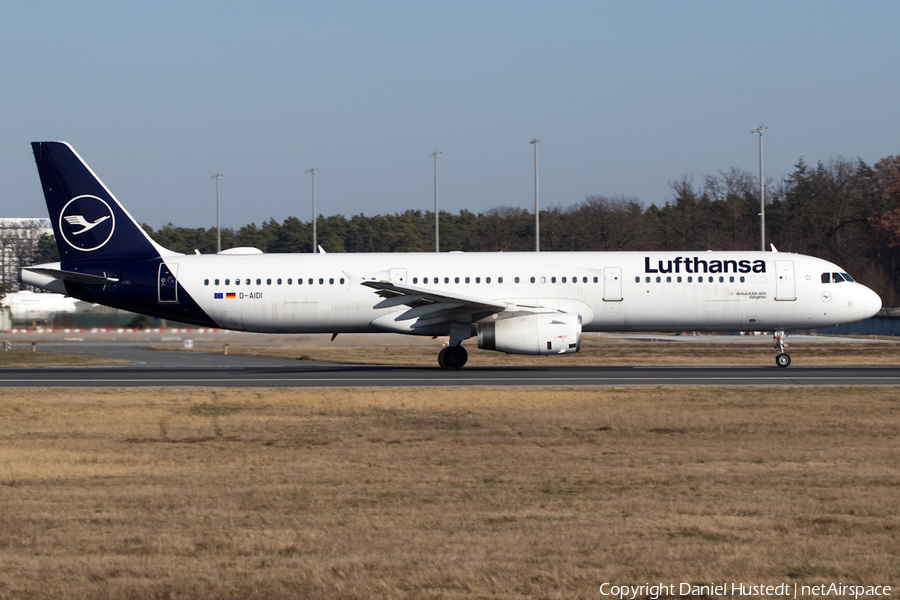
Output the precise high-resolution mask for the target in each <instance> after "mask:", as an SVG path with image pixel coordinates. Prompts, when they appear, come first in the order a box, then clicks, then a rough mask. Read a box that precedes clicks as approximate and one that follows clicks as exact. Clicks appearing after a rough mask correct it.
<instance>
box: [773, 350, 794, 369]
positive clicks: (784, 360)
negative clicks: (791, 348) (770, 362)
mask: <svg viewBox="0 0 900 600" xmlns="http://www.w3.org/2000/svg"><path fill="white" fill-rule="evenodd" d="M775 364H776V365H778V366H779V367H781V368H782V369H786V368H787V367H789V366H791V355H790V354H786V353H784V352H782V353H781V354H779V355H778V356H776V357H775Z"/></svg>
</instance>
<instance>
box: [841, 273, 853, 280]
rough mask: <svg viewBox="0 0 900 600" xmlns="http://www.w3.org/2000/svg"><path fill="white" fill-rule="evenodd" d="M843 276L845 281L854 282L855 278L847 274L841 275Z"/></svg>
mask: <svg viewBox="0 0 900 600" xmlns="http://www.w3.org/2000/svg"><path fill="white" fill-rule="evenodd" d="M841 276H842V277H843V278H844V281H853V278H852V277H850V276H849V275H847V274H846V273H841Z"/></svg>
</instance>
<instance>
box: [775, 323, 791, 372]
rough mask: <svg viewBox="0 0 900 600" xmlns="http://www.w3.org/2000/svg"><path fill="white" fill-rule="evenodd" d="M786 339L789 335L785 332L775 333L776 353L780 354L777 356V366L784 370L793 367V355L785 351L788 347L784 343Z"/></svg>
mask: <svg viewBox="0 0 900 600" xmlns="http://www.w3.org/2000/svg"><path fill="white" fill-rule="evenodd" d="M786 337H787V333H786V332H784V331H776V332H775V333H774V339H775V352H777V353H778V354H776V355H775V364H776V365H778V366H779V367H781V368H782V369H786V368H787V367H789V366H791V355H790V354H788V353H787V352H785V351H784V349H785V348H787V346H788V345H787V344H786V343H785V341H784V339H785V338H786Z"/></svg>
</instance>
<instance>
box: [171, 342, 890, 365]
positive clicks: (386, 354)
mask: <svg viewBox="0 0 900 600" xmlns="http://www.w3.org/2000/svg"><path fill="white" fill-rule="evenodd" d="M653 339H654V338H652V337H651V336H648V341H635V340H628V339H619V338H596V337H593V338H585V339H584V340H583V342H582V348H581V352H578V353H577V354H567V355H563V356H522V355H512V354H502V353H500V352H493V351H490V350H479V349H478V348H477V345H475V344H473V343H472V342H471V341H470V342H469V343H468V344H466V345H465V347H466V349H467V350H468V353H469V361H468V363H467V365H469V366H497V365H580V366H585V365H588V366H589V365H770V364H772V363H773V362H774V360H775V351H774V349H773V348H772V344H771V343H767V342H766V343H758V342H757V340H745V341H743V342H719V341H717V342H681V341H677V342H676V341H671V340H667V339H666V338H665V337H660V338H656V339H657V340H658V341H652V340H653ZM766 340H768V338H766ZM788 341H789V342H790V341H791V340H790V338H789V339H788ZM163 348H164V349H166V350H172V349H176V348H175V347H171V346H166V347H162V346H160V349H163ZM440 350H441V344H440V343H439V342H435V343H433V344H430V345H425V344H409V345H401V344H398V345H390V346H365V345H359V346H348V345H329V344H328V343H327V342H326V343H319V344H309V345H307V344H304V345H256V344H253V343H241V342H239V343H233V344H230V345H229V348H228V352H229V353H230V354H240V355H245V356H264V357H277V358H289V359H298V360H299V359H306V360H318V361H324V362H336V363H344V364H362V365H429V366H430V365H434V364H437V355H438V352H440ZM193 351H194V352H212V353H221V352H222V345H221V344H197V345H196V346H195V348H194V350H193ZM788 351H789V352H790V354H791V357H792V358H793V360H794V364H797V365H801V364H802V365H900V344H898V343H892V342H882V343H872V342H864V341H860V342H836V343H807V344H804V343H802V342H798V343H791V344H790V347H789V348H788Z"/></svg>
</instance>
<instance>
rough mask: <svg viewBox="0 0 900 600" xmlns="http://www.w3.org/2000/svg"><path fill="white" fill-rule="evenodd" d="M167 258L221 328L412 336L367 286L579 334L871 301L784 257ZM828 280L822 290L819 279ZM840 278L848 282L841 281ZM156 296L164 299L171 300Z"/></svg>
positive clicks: (677, 326) (686, 326)
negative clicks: (566, 321) (465, 303)
mask: <svg viewBox="0 0 900 600" xmlns="http://www.w3.org/2000/svg"><path fill="white" fill-rule="evenodd" d="M164 260H165V262H166V264H167V265H168V267H169V268H170V270H171V271H172V273H173V274H174V275H175V277H176V278H177V281H178V283H180V284H181V286H182V287H183V288H184V289H185V290H186V291H187V292H188V293H189V294H190V295H191V296H192V297H193V299H194V300H195V301H196V302H197V304H199V306H200V307H201V308H203V309H204V311H205V312H206V314H207V315H209V316H210V317H211V318H212V319H213V320H215V321H216V322H217V323H218V324H219V325H220V326H221V327H223V328H230V329H238V330H246V331H259V332H282V333H346V332H384V331H394V332H400V333H414V332H413V331H412V330H411V329H410V325H411V322H410V321H396V320H395V317H396V316H397V315H399V314H401V313H403V312H404V311H405V310H407V308H406V307H403V306H397V307H391V308H384V309H376V308H374V306H375V305H376V304H377V303H378V301H379V300H381V298H380V297H379V296H377V295H376V293H375V291H374V290H372V289H370V288H369V287H366V286H363V285H361V283H362V281H370V280H378V281H389V282H392V283H394V284H399V285H407V286H415V287H418V288H424V289H429V290H435V291H438V292H443V293H447V294H456V295H464V296H467V297H472V298H480V299H489V300H494V301H501V302H508V303H509V304H510V305H516V306H541V307H545V308H556V309H559V310H561V311H563V312H567V313H577V314H579V315H580V316H581V318H582V324H583V329H584V330H585V331H682V330H686V331H753V330H757V331H761V330H766V331H774V330H797V329H811V328H816V327H828V326H834V325H839V324H843V323H849V322H854V321H859V320H862V319H865V318H868V317H870V316H872V315H874V314H875V313H876V312H877V311H878V310H879V309H880V308H881V300H880V298H879V297H878V295H877V294H875V293H874V292H873V291H872V290H870V289H868V288H867V287H865V286H863V285H861V284H859V283H855V282H853V281H847V280H844V281H840V282H838V283H834V282H833V281H834V278H833V275H832V274H840V273H843V269H841V268H840V267H838V266H837V265H834V264H833V263H830V262H828V261H825V260H821V259H818V258H814V257H810V256H803V255H798V254H792V253H785V252H541V253H520V252H516V253H456V252H451V253H434V254H430V253H408V254H404V253H392V254H284V255H279V254H254V255H244V256H242V255H178V256H171V255H169V256H165V257H164ZM825 273H827V274H828V277H827V279H828V280H829V282H828V283H825V282H824V280H825V279H826V278H823V274H825ZM838 279H845V278H844V277H843V276H841V277H838ZM171 293H174V291H169V290H160V300H163V301H164V300H166V299H168V300H172V301H174V300H177V299H174V298H171V297H168V296H167V294H171Z"/></svg>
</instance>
